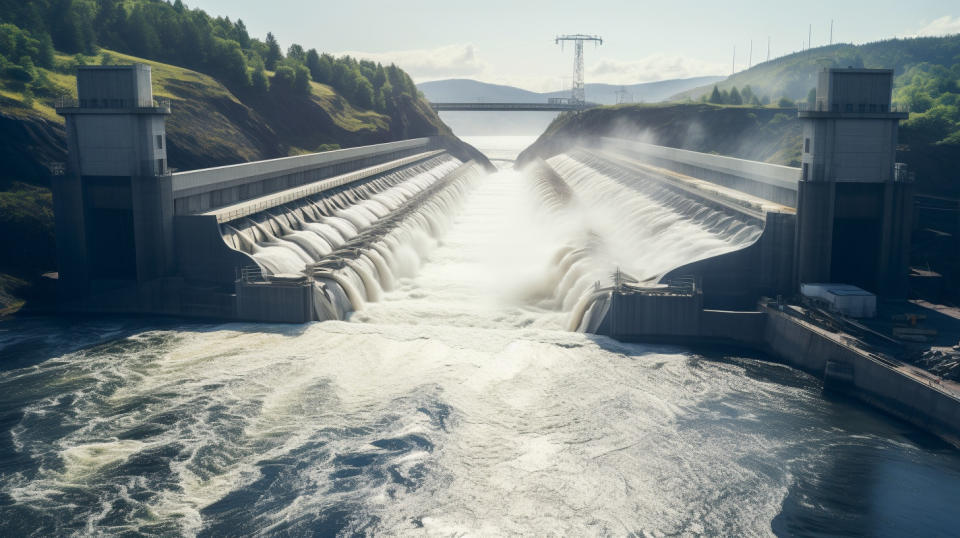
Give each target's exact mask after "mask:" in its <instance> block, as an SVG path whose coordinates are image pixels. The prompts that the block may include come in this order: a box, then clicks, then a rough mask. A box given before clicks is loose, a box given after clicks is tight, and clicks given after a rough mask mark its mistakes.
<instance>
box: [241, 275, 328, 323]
mask: <svg viewBox="0 0 960 538" xmlns="http://www.w3.org/2000/svg"><path fill="white" fill-rule="evenodd" d="M236 286H237V288H236V289H237V317H238V318H240V319H244V320H250V321H262V322H267V323H306V322H308V321H313V320H314V319H316V316H314V312H313V292H314V287H313V282H311V281H310V280H309V279H307V278H304V279H303V282H296V283H283V284H279V283H276V282H244V281H242V280H238V281H237V284H236Z"/></svg>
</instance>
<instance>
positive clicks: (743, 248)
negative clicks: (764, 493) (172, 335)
mask: <svg viewBox="0 0 960 538" xmlns="http://www.w3.org/2000/svg"><path fill="white" fill-rule="evenodd" d="M891 84H892V72H890V71H885V70H860V69H833V70H827V71H824V72H822V73H821V76H820V82H819V86H818V93H817V101H816V104H815V105H813V106H811V107H808V108H806V109H802V110H800V111H799V115H800V118H801V120H802V121H803V123H804V142H803V147H804V152H803V159H802V166H801V167H799V168H792V167H785V166H778V165H771V164H767V163H759V162H752V161H745V160H741V159H735V158H730V157H722V156H717V155H708V154H703V153H697V152H691V151H686V150H681V149H676V148H666V147H662V146H656V145H651V144H644V143H639V142H636V141H632V140H623V139H616V138H601V139H596V140H591V141H588V142H581V143H579V145H575V146H573V147H570V148H568V149H567V150H566V151H565V152H564V153H561V154H559V155H555V156H552V157H550V158H548V159H546V160H539V161H536V162H534V163H533V165H532V166H529V167H528V168H527V169H525V170H523V171H522V173H516V174H515V176H510V177H511V179H510V181H506V180H505V179H504V176H503V174H502V173H500V174H494V175H487V169H486V168H485V167H484V166H483V165H482V164H480V163H478V162H476V161H472V160H469V159H460V158H458V157H457V156H455V155H454V152H453V151H452V149H451V145H450V142H449V141H446V140H444V139H442V138H421V139H414V140H405V141H400V142H393V143H388V144H379V145H375V146H368V147H360V148H351V149H346V150H340V151H331V152H326V153H318V154H312V155H303V156H296V157H286V158H280V159H273V160H267V161H260V162H252V163H243V164H236V165H231V166H223V167H218V168H211V169H205V170H194V171H187V172H177V173H171V171H170V170H169V169H168V167H167V164H166V140H165V131H164V120H165V117H166V115H168V114H169V113H170V112H171V110H170V106H169V105H168V104H167V103H163V102H157V101H155V100H154V99H153V97H152V94H151V92H150V71H149V68H147V67H145V66H131V67H89V68H81V69H80V72H79V74H78V93H79V101H78V102H77V103H72V104H71V106H64V107H61V108H59V109H58V111H59V112H60V113H61V114H63V115H64V116H66V118H67V132H68V137H69V138H68V141H69V148H70V163H69V173H68V174H67V175H64V176H60V177H58V178H56V180H55V182H54V203H55V211H56V233H57V246H58V257H59V267H60V275H59V285H60V287H61V297H62V301H61V305H62V309H63V310H64V311H85V312H114V313H120V312H123V313H143V314H165V315H176V316H193V317H206V318H215V319H225V320H250V321H263V322H287V323H303V322H308V321H322V320H333V319H348V318H349V317H350V315H351V312H354V311H359V310H364V309H365V306H368V305H367V303H371V302H378V301H380V299H381V298H382V297H383V296H384V294H385V293H388V292H390V291H391V290H394V289H396V288H398V287H400V286H401V285H403V282H404V279H408V280H407V281H409V279H410V278H413V277H415V276H416V275H417V273H418V272H419V271H420V269H421V265H422V264H423V261H424V260H426V259H427V258H428V257H429V255H430V251H431V249H432V248H434V247H435V246H436V245H437V244H438V243H439V241H440V239H441V238H443V237H444V235H445V232H446V229H447V228H448V227H449V226H450V224H451V223H452V222H453V219H454V217H455V216H456V215H457V214H458V213H459V211H460V208H461V204H462V203H465V200H466V199H467V198H469V196H468V195H469V194H470V193H471V192H473V191H475V190H481V191H484V192H487V194H485V195H483V196H493V195H494V194H495V193H496V192H498V190H500V191H502V192H511V193H514V194H511V195H510V196H507V197H506V198H498V199H497V201H496V202H495V203H493V204H492V207H496V208H501V207H503V206H504V205H506V204H507V203H509V202H508V200H510V199H512V198H515V197H516V196H515V194H517V193H516V192H515V190H516V189H521V190H522V189H524V188H528V189H530V192H528V193H527V194H529V195H530V196H532V199H533V200H535V203H534V204H533V205H532V206H528V207H526V208H525V209H523V210H522V211H521V213H527V214H529V215H524V217H527V216H529V218H530V220H518V221H517V223H516V225H515V226H514V228H513V229H511V230H509V231H505V232H504V234H508V235H510V234H522V233H523V232H524V230H522V229H520V228H524V227H526V228H542V229H543V230H542V231H547V230H549V233H547V234H546V235H548V236H552V238H553V239H557V240H558V241H559V243H557V244H554V243H550V244H549V248H551V249H554V248H555V250H551V252H552V254H551V256H552V257H551V259H550V263H549V266H548V267H546V268H544V270H543V271H541V273H540V274H539V276H538V277H537V280H536V281H535V282H534V283H533V284H530V285H529V286H527V289H525V290H524V292H523V294H522V296H523V300H524V301H526V302H527V303H529V304H530V305H532V306H533V307H534V308H536V309H539V311H541V312H550V313H554V318H553V319H558V318H559V317H562V318H563V320H564V321H563V323H562V325H561V326H563V327H564V328H566V329H568V330H571V331H582V332H589V333H596V334H600V335H605V336H609V337H612V338H615V339H618V340H623V341H643V342H664V343H677V344H683V345H688V344H692V343H707V344H717V343H721V344H734V345H738V346H745V347H750V348H754V349H759V350H762V351H764V352H767V353H770V354H771V355H773V356H775V357H779V358H780V359H781V360H782V361H784V362H786V363H788V364H790V365H792V366H795V367H797V368H801V369H804V370H807V371H809V372H812V373H814V374H816V375H818V376H821V377H823V378H824V379H825V380H827V381H829V382H830V383H832V384H839V385H841V386H846V387H852V388H854V389H856V390H858V391H859V393H858V394H859V395H860V396H861V397H862V398H863V399H866V400H868V401H870V402H871V403H874V404H876V405H878V406H880V407H882V408H884V409H887V410H888V411H891V412H893V413H895V414H897V415H898V416H901V417H903V418H905V419H907V420H911V421H913V422H916V423H919V424H921V425H922V426H924V427H929V428H930V429H932V430H935V431H938V432H943V431H945V432H954V433H957V432H960V400H958V399H956V398H955V397H953V396H950V395H948V394H946V393H945V392H943V391H940V390H939V389H937V388H934V387H931V386H926V385H922V384H921V385H919V386H918V385H917V380H916V379H913V378H910V376H911V375H914V373H911V372H907V371H906V370H898V369H897V368H895V367H892V366H891V365H890V364H893V363H890V364H888V363H885V362H883V361H882V360H881V359H880V358H878V357H877V356H874V355H871V354H870V353H868V352H864V351H862V350H858V349H856V348H855V347H853V346H851V345H848V344H846V343H844V342H843V341H842V340H840V339H838V338H837V337H836V335H835V334H833V335H832V334H831V333H830V332H829V331H824V330H822V329H819V328H817V327H815V326H812V325H810V324H809V323H805V322H804V321H803V320H800V319H798V318H797V317H796V316H793V315H792V314H791V313H790V312H791V311H790V310H789V309H785V308H784V304H783V302H782V301H780V300H779V297H786V298H793V297H796V296H797V295H798V292H799V290H800V287H801V285H802V284H812V283H818V282H835V283H843V284H854V285H857V286H860V287H862V288H863V289H865V290H868V291H869V292H873V293H875V294H877V295H878V296H880V297H885V298H894V299H896V298H902V297H904V295H905V292H906V278H907V268H908V267H907V262H908V254H909V240H910V223H911V215H910V209H911V203H912V201H911V200H912V191H913V185H912V181H911V177H910V174H908V173H907V172H906V170H905V168H904V167H902V166H901V165H898V164H896V163H895V162H894V159H893V155H894V154H895V153H894V150H895V147H896V140H897V124H898V122H899V120H900V119H903V118H904V117H905V115H904V114H903V113H902V112H899V111H896V110H894V109H893V107H892V106H891V104H890V95H891ZM461 156H462V155H461ZM501 172H503V171H501ZM491 182H492V184H489V183H491ZM501 183H503V184H501ZM508 184H509V185H508ZM488 191H489V192H488ZM517 195H518V194H517ZM491 218H492V219H493V220H489V221H485V224H484V226H486V227H490V226H493V225H494V224H497V223H496V222H495V221H496V219H497V218H499V217H491ZM542 240H543V237H539V236H537V235H535V234H534V235H531V236H529V242H528V243H527V244H524V245H523V246H520V247H519V248H521V249H525V250H536V249H538V248H541V247H543V246H544V245H539V244H537V243H538V242H541V241H542ZM501 243H509V241H508V240H507V238H505V237H504V238H501V239H500V242H498V243H497V245H496V247H495V248H496V249H497V251H498V255H497V257H498V262H497V263H496V264H495V265H497V266H499V265H507V266H511V267H512V271H513V273H515V274H516V273H522V272H524V271H526V270H528V267H524V266H522V265H523V264H522V263H521V264H519V265H511V264H512V261H510V262H511V263H506V264H503V263H501V261H507V260H503V258H507V257H510V256H514V257H519V258H523V259H526V258H525V257H523V256H517V255H518V252H517V251H514V252H513V254H511V253H510V251H509V250H507V249H506V247H505V245H504V244H501ZM462 247H463V248H466V250H469V248H467V247H472V245H462ZM501 250H502V253H501V252H500V251H501ZM533 263H536V262H533ZM496 269H497V267H488V268H487V270H486V272H491V270H496ZM515 274H511V275H508V276H506V278H508V279H509V278H517V277H516V276H515ZM483 278H485V275H481V273H476V274H471V276H470V278H468V280H470V279H473V280H477V279H483ZM473 284H475V283H471V285H473ZM504 284H505V282H499V281H498V282H496V283H495V285H494V286H493V288H502V287H504ZM490 291H493V290H492V289H491V290H490ZM370 309H371V310H377V309H376V308H372V307H371V308H370ZM505 309H507V310H509V309H510V306H506V307H505ZM504 315H508V316H509V315H513V314H512V313H511V314H504ZM546 318H550V316H546ZM544 323H546V321H544ZM888 362H889V361H888ZM918 394H919V395H920V396H918ZM958 438H960V436H958Z"/></svg>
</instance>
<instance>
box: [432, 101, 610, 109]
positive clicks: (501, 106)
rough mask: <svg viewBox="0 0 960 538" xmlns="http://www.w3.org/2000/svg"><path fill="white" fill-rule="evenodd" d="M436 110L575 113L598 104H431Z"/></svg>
mask: <svg viewBox="0 0 960 538" xmlns="http://www.w3.org/2000/svg"><path fill="white" fill-rule="evenodd" d="M430 106H431V107H432V108H433V109H434V110H438V111H443V110H491V111H494V110H498V111H504V110H534V111H535V110H544V111H575V110H585V109H588V108H593V107H596V106H599V105H597V104H596V103H573V102H566V103H557V102H552V103H551V102H547V103H452V102H446V103H440V102H438V103H430Z"/></svg>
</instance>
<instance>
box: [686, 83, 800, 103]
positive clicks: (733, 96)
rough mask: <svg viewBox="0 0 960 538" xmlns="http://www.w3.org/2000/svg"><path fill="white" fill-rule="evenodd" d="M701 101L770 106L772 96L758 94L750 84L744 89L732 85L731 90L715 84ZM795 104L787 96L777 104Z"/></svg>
mask: <svg viewBox="0 0 960 538" xmlns="http://www.w3.org/2000/svg"><path fill="white" fill-rule="evenodd" d="M700 101H701V102H704V103H712V104H715V105H750V106H768V105H769V104H770V102H771V101H770V97H769V96H767V95H763V96H761V95H757V94H756V93H754V91H753V89H752V88H751V87H750V85H749V84H747V85H746V86H744V87H743V89H742V90H738V89H737V87H736V86H733V87H731V88H730V89H729V90H721V89H720V88H719V86H717V85H716V84H714V85H713V91H711V92H710V95H709V96H708V95H706V94H704V95H703V96H701V97H700ZM793 105H794V102H793V101H792V100H791V99H789V98H787V97H781V98H780V99H779V100H778V101H777V106H779V107H781V108H787V107H791V106H793Z"/></svg>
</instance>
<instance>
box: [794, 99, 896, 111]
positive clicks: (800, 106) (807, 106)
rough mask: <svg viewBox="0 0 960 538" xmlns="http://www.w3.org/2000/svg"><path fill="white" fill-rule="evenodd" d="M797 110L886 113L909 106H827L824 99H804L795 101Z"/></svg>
mask: <svg viewBox="0 0 960 538" xmlns="http://www.w3.org/2000/svg"><path fill="white" fill-rule="evenodd" d="M797 110H798V111H799V112H841V113H846V114H888V113H894V114H897V113H900V114H904V113H909V112H910V107H909V106H908V105H905V104H902V103H893V104H890V105H888V104H886V103H873V104H870V103H831V104H830V105H829V106H828V105H827V103H826V102H824V101H817V102H816V103H808V102H806V101H804V102H799V103H797Z"/></svg>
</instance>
